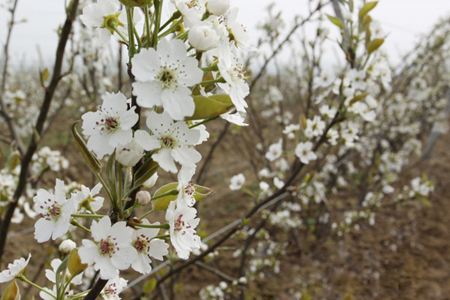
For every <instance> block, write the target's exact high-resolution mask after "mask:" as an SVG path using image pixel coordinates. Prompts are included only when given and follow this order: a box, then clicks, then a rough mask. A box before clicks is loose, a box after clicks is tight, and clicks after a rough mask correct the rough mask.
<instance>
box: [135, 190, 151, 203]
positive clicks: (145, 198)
mask: <svg viewBox="0 0 450 300" xmlns="http://www.w3.org/2000/svg"><path fill="white" fill-rule="evenodd" d="M136 200H137V202H138V203H139V204H140V205H148V204H149V203H150V201H152V195H150V193H149V192H147V191H139V192H138V193H137V194H136Z"/></svg>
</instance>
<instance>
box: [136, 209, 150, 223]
mask: <svg viewBox="0 0 450 300" xmlns="http://www.w3.org/2000/svg"><path fill="white" fill-rule="evenodd" d="M152 212H153V209H150V210H149V211H147V212H146V213H145V214H143V215H142V216H141V217H140V218H139V220H140V221H141V220H142V219H144V218H145V217H146V216H148V215H149V214H151V213H152Z"/></svg>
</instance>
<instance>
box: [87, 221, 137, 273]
mask: <svg viewBox="0 0 450 300" xmlns="http://www.w3.org/2000/svg"><path fill="white" fill-rule="evenodd" d="M91 233H92V238H93V239H94V241H91V240H88V239H84V240H83V241H82V243H83V245H82V246H81V247H80V249H79V250H78V254H79V255H80V259H81V262H82V263H85V264H88V265H92V266H94V269H95V270H97V271H100V277H101V278H102V279H105V280H107V279H112V278H114V277H116V276H118V275H119V270H125V269H128V267H130V265H131V264H132V263H133V262H134V261H135V259H136V257H137V252H136V249H135V248H134V247H133V246H132V244H131V241H132V235H133V229H131V228H130V227H127V226H126V223H125V222H123V221H122V222H117V223H115V224H114V225H112V226H111V220H110V219H109V217H103V218H102V219H100V220H99V221H93V222H92V225H91Z"/></svg>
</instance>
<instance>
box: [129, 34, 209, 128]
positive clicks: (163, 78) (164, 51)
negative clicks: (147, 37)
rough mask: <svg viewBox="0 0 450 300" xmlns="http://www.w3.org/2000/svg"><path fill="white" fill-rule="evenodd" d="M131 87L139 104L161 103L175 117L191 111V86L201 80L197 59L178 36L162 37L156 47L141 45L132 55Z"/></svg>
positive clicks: (192, 103)
mask: <svg viewBox="0 0 450 300" xmlns="http://www.w3.org/2000/svg"><path fill="white" fill-rule="evenodd" d="M133 74H134V75H135V76H136V81H137V82H135V83H134V84H133V90H134V93H135V95H136V96H137V103H138V105H139V106H142V107H147V108H151V107H153V106H162V107H163V108H164V110H165V111H166V112H167V113H168V114H169V115H170V116H171V117H172V119H175V120H183V119H184V118H185V117H190V116H192V115H193V113H194V109H195V104H194V100H193V98H192V92H191V90H190V89H189V87H192V86H194V85H196V84H198V83H200V82H201V81H202V76H203V72H202V71H201V70H200V69H199V67H198V61H197V60H196V59H195V58H192V57H189V56H188V55H187V51H186V46H185V45H184V43H183V42H182V41H180V40H172V41H169V40H162V41H161V42H160V43H159V44H158V49H157V50H155V49H153V48H151V49H142V50H141V52H140V53H139V54H137V55H136V56H135V57H134V58H133Z"/></svg>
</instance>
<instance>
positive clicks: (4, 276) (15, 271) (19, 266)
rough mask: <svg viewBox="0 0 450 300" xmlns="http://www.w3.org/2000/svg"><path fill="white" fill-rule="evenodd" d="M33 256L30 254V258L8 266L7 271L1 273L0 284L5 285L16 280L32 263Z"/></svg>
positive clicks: (21, 259) (15, 261)
mask: <svg viewBox="0 0 450 300" xmlns="http://www.w3.org/2000/svg"><path fill="white" fill-rule="evenodd" d="M30 259H31V254H28V258H27V259H25V258H23V257H21V258H19V259H16V260H14V261H13V262H12V263H10V264H8V267H7V268H6V270H3V271H2V272H0V283H5V282H9V281H12V280H14V278H16V277H17V276H20V275H21V273H22V272H23V270H25V268H26V267H27V265H28V263H29V262H30Z"/></svg>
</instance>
